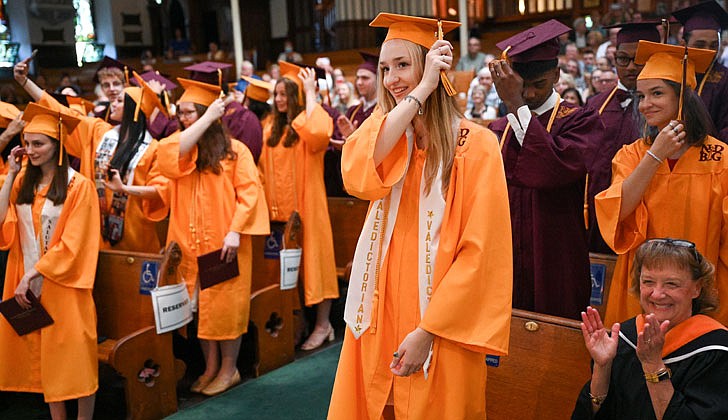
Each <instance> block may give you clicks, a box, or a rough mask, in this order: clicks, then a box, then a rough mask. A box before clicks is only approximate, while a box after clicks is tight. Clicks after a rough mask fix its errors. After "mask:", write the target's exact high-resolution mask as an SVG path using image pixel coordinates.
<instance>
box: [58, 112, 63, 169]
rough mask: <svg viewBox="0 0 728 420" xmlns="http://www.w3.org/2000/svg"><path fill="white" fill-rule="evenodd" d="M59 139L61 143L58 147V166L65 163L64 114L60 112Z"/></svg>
mask: <svg viewBox="0 0 728 420" xmlns="http://www.w3.org/2000/svg"><path fill="white" fill-rule="evenodd" d="M58 141H59V142H60V143H61V144H60V146H59V147H58V166H61V165H62V164H63V116H62V115H61V114H60V113H59V114H58Z"/></svg>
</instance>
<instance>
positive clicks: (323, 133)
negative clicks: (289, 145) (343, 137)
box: [291, 104, 334, 153]
mask: <svg viewBox="0 0 728 420" xmlns="http://www.w3.org/2000/svg"><path fill="white" fill-rule="evenodd" d="M291 127H293V129H294V130H296V132H297V133H298V136H299V137H300V138H301V140H302V141H304V142H305V145H306V148H307V149H308V150H310V151H311V152H313V153H316V152H324V151H325V150H326V148H327V147H328V146H329V140H331V135H332V134H333V132H334V121H333V120H332V119H331V117H330V116H329V114H328V113H327V112H326V111H325V110H324V109H323V108H322V107H321V105H318V104H317V105H316V107H315V108H314V110H313V112H312V113H311V117H310V118H306V111H302V112H301V113H300V114H298V115H297V116H296V118H294V119H293V122H292V123H291Z"/></svg>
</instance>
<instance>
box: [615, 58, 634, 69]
mask: <svg viewBox="0 0 728 420" xmlns="http://www.w3.org/2000/svg"><path fill="white" fill-rule="evenodd" d="M633 61H634V57H629V56H626V55H615V56H614V62H615V63H616V64H617V65H618V66H620V67H627V66H629V63H631V62H633Z"/></svg>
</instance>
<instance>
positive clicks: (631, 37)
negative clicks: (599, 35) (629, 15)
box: [604, 21, 660, 45]
mask: <svg viewBox="0 0 728 420" xmlns="http://www.w3.org/2000/svg"><path fill="white" fill-rule="evenodd" d="M658 25H660V22H658V21H644V22H626V23H618V24H616V25H610V26H605V27H604V28H605V29H612V28H619V33H617V45H620V44H629V43H632V42H640V41H650V42H660V32H659V31H658V30H657V26H658Z"/></svg>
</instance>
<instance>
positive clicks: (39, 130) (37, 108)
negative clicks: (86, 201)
mask: <svg viewBox="0 0 728 420" xmlns="http://www.w3.org/2000/svg"><path fill="white" fill-rule="evenodd" d="M23 120H25V121H27V122H28V124H27V125H26V126H25V129H24V132H25V133H26V134H28V133H31V134H45V135H46V136H48V137H51V138H54V139H56V140H58V141H59V142H61V147H64V146H63V141H64V138H65V136H66V135H67V134H68V133H70V132H72V131H73V130H74V129H75V128H76V126H77V125H78V123H79V122H81V120H80V119H78V118H76V117H74V116H72V115H70V114H67V113H65V112H58V111H54V110H52V109H50V108H46V107H44V106H42V105H38V104H36V103H34V102H31V103H29V104H28V106H27V108H25V112H24V113H23ZM61 162H63V153H59V154H58V166H60V165H61Z"/></svg>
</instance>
